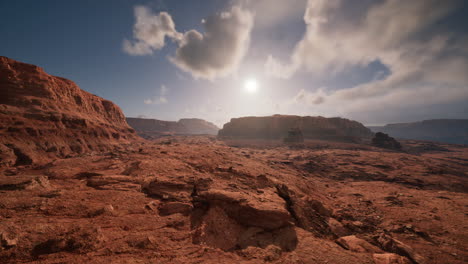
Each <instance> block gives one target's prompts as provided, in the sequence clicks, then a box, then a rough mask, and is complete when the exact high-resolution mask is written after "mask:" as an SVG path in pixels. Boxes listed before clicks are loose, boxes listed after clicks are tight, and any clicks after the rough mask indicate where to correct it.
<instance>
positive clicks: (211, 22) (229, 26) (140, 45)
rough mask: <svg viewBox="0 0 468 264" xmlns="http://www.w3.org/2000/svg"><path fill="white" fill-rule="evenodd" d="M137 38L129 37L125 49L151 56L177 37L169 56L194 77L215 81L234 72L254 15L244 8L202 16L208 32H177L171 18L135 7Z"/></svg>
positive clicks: (244, 49)
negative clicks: (174, 46) (205, 17)
mask: <svg viewBox="0 0 468 264" xmlns="http://www.w3.org/2000/svg"><path fill="white" fill-rule="evenodd" d="M135 16H136V23H135V25H134V30H133V33H134V38H135V40H134V41H129V40H127V39H125V40H124V42H123V49H124V51H125V52H127V53H128V54H131V55H148V54H152V53H153V52H154V51H155V50H159V49H161V48H162V47H164V45H165V38H166V37H169V38H171V39H172V40H174V41H175V42H176V43H177V45H178V48H177V50H176V53H175V55H174V56H170V57H169V59H170V61H171V62H172V63H174V64H175V65H176V66H177V67H179V68H180V69H181V70H183V71H185V72H188V73H190V74H191V75H192V76H193V77H194V78H203V79H209V80H213V79H215V78H220V77H225V76H227V75H230V74H232V73H233V72H235V71H236V70H237V68H238V66H239V64H240V62H241V61H242V59H243V58H244V56H245V54H246V52H247V50H248V47H249V43H250V33H251V30H252V27H253V14H252V13H251V12H249V11H248V10H245V9H242V8H241V7H238V6H234V7H232V8H231V9H230V10H228V11H225V12H221V13H218V14H215V15H213V16H210V17H208V18H207V19H203V20H202V23H203V26H204V28H205V32H204V33H203V34H202V33H200V32H198V31H196V30H189V31H188V32H186V33H184V34H182V33H179V32H177V31H176V29H175V24H174V22H173V20H172V17H171V16H170V15H169V14H168V13H166V12H161V13H159V14H157V15H156V14H153V13H152V12H151V10H149V9H148V8H147V7H143V6H138V7H136V8H135Z"/></svg>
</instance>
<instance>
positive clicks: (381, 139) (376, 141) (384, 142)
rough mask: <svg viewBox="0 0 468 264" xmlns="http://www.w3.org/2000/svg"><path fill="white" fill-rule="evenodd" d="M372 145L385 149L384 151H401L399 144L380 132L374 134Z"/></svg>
mask: <svg viewBox="0 0 468 264" xmlns="http://www.w3.org/2000/svg"><path fill="white" fill-rule="evenodd" d="M372 145H374V146H376V147H379V148H386V149H393V150H400V149H401V144H400V142H398V141H396V139H394V138H392V137H390V136H389V135H387V134H385V133H382V132H377V133H375V136H374V138H373V139H372Z"/></svg>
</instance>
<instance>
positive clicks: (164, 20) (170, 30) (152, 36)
mask: <svg viewBox="0 0 468 264" xmlns="http://www.w3.org/2000/svg"><path fill="white" fill-rule="evenodd" d="M134 12H135V18H136V23H135V25H134V26H133V37H134V41H130V40H127V39H125V40H124V42H123V49H124V51H125V52H127V53H128V54H130V55H148V54H153V51H155V50H159V49H161V48H162V47H164V45H165V39H166V37H169V38H172V39H176V40H177V39H179V38H180V36H181V34H180V33H178V32H177V31H176V29H175V24H174V21H172V17H171V15H169V14H168V13H166V12H161V13H159V14H158V15H156V14H153V13H152V12H151V10H150V9H149V8H147V7H145V6H136V7H135V10H134Z"/></svg>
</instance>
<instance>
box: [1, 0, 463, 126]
mask: <svg viewBox="0 0 468 264" xmlns="http://www.w3.org/2000/svg"><path fill="white" fill-rule="evenodd" d="M286 2H287V3H286ZM354 3H355V2H354ZM137 7H139V8H140V9H139V10H140V11H141V12H140V13H135V12H136V10H138V8H137ZM136 8H137V9H136ZM0 10H1V11H2V16H1V17H0V35H1V36H2V42H1V44H0V55H2V56H7V57H10V58H13V59H16V60H20V61H24V62H27V63H32V64H36V65H38V66H40V67H43V68H44V69H45V70H46V71H47V72H48V73H50V74H52V75H57V76H62V77H65V78H68V79H71V80H73V81H75V82H76V83H77V84H78V85H79V86H80V87H81V88H82V89H84V90H86V91H89V92H91V93H93V94H96V95H99V96H101V97H104V98H106V99H109V100H112V101H114V102H115V103H117V104H118V105H119V106H120V107H121V108H122V110H123V111H124V113H125V114H126V115H127V116H145V117H148V118H157V119H162V120H177V119H179V118H185V117H199V118H204V119H206V120H209V121H212V122H215V123H216V124H218V125H222V124H223V123H225V122H227V121H228V120H229V119H230V118H232V117H239V116H247V115H270V114H277V113H280V114H299V115H322V116H329V117H331V116H342V117H347V118H351V119H355V120H358V121H361V122H363V123H365V124H385V123H391V122H406V121H416V120H421V119H431V118H468V79H467V78H468V77H467V76H466V72H468V48H467V47H468V34H467V33H468V32H467V30H468V20H467V19H466V15H468V4H467V2H466V1H456V0H454V1H451V0H448V1H442V2H441V1H436V0H414V1H410V2H408V1H398V0H397V1H395V0H379V1H369V0H365V1H360V2H359V4H352V3H351V1H349V0H341V1H339V0H330V1H323V0H311V1H305V0H294V1H281V0H257V1H252V0H230V1H221V0H193V1H184V0H151V1H148V0H146V1H137V0H112V1H110V0H109V1H93V0H83V1H58V0H43V1H32V0H29V1H26V0H16V1H2V2H0ZM145 12H146V13H145ZM160 12H165V13H164V15H162V14H161V13H160ZM138 14H139V15H138ZM137 16H139V17H140V18H141V21H140V22H141V23H140V24H138V23H137ZM202 20H203V21H204V22H202ZM161 21H163V22H164V21H165V22H164V23H166V22H167V21H169V22H171V23H173V25H174V27H173V28H171V27H169V28H168V27H167V24H164V23H162V22H161ZM160 22H161V23H160ZM151 23H153V24H151ZM171 23H169V24H168V25H170V24H171ZM145 25H149V27H145ZM138 30H140V31H139V32H140V33H141V34H140V35H139V36H138V35H137V34H135V31H138ZM189 33H190V34H191V35H190V34H189ZM158 34H159V35H158ZM161 34H162V35H161ZM158 36H159V37H158ZM160 36H162V39H163V40H164V42H163V43H162V42H161V41H160V39H161V38H160ZM198 38H200V39H198ZM125 41H127V42H128V43H130V44H129V45H132V46H131V47H133V48H128V49H125V48H124V42H125ZM137 45H140V46H138V47H140V48H141V47H144V48H143V49H138V47H137ZM248 80H255V81H256V83H257V86H258V90H257V91H256V92H247V91H246V90H245V83H246V82H247V81H248Z"/></svg>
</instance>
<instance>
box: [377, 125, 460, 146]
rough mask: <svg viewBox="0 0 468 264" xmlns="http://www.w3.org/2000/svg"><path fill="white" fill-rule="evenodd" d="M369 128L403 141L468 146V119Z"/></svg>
mask: <svg viewBox="0 0 468 264" xmlns="http://www.w3.org/2000/svg"><path fill="white" fill-rule="evenodd" d="M368 128H369V129H371V130H372V131H374V132H383V133H387V134H389V135H390V136H392V137H396V138H401V139H416V140H429V141H437V142H445V143H452V144H465V145H467V144H468V119H431V120H423V121H419V122H411V123H395V124H388V125H385V126H368Z"/></svg>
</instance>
